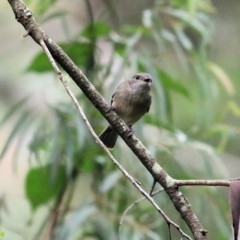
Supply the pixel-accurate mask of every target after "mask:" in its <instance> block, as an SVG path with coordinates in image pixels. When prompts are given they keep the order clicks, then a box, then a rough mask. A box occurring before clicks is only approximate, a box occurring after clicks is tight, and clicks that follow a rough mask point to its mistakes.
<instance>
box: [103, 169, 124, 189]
mask: <svg viewBox="0 0 240 240" xmlns="http://www.w3.org/2000/svg"><path fill="white" fill-rule="evenodd" d="M121 176H122V174H121V173H120V172H119V171H114V172H112V173H110V174H108V175H107V177H106V178H105V179H104V180H103V182H102V184H101V187H100V192H101V193H106V192H108V191H109V190H110V189H111V188H113V187H114V186H115V185H116V183H117V182H118V180H119V179H120V178H121Z"/></svg>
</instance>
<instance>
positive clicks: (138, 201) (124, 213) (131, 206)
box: [118, 188, 164, 240]
mask: <svg viewBox="0 0 240 240" xmlns="http://www.w3.org/2000/svg"><path fill="white" fill-rule="evenodd" d="M151 191H152V190H151ZM162 191H164V189H163V188H160V189H158V190H156V191H155V192H153V193H152V195H150V196H152V197H153V196H154V195H156V194H157V193H159V192H162ZM145 199H146V198H145V197H142V198H140V199H138V200H136V201H135V202H133V203H132V204H130V205H129V206H128V207H127V208H126V209H125V211H124V212H123V215H122V217H121V220H120V223H119V229H118V239H119V240H120V239H121V230H122V224H123V221H124V218H125V216H126V214H127V213H128V211H129V210H130V209H131V208H133V207H134V206H135V205H136V204H138V203H140V202H141V201H143V200H145Z"/></svg>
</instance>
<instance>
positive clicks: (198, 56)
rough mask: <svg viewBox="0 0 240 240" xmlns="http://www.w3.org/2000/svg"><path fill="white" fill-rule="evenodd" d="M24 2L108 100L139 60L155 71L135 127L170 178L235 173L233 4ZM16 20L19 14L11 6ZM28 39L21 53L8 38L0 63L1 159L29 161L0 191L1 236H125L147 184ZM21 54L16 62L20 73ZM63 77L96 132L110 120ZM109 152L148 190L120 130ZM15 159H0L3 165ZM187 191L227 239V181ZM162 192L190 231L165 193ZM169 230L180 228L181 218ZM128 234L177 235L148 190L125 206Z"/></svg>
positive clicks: (17, 163)
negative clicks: (100, 139) (102, 143)
mask: <svg viewBox="0 0 240 240" xmlns="http://www.w3.org/2000/svg"><path fill="white" fill-rule="evenodd" d="M25 2H26V4H27V5H28V6H29V8H30V9H31V10H32V12H33V14H34V16H35V18H36V19H37V21H38V22H39V23H40V25H41V26H42V27H43V29H44V30H45V31H46V33H47V34H48V35H50V37H51V38H52V39H53V40H56V41H57V42H58V44H59V45H60V46H61V47H62V48H63V50H64V51H65V52H66V53H67V54H68V55H69V56H70V57H71V59H72V60H73V61H74V62H75V63H76V64H77V65H78V66H79V68H80V69H81V70H82V71H83V72H84V73H85V74H86V75H87V77H88V78H89V80H90V81H91V82H92V83H93V84H94V85H95V86H96V88H97V89H98V90H99V91H100V92H101V93H102V94H103V96H104V97H105V98H106V99H107V100H108V101H109V102H110V99H111V94H112V93H113V92H114V89H115V88H116V86H117V85H118V84H119V82H120V81H122V80H125V79H127V78H129V77H131V76H132V75H133V74H134V73H136V72H141V71H144V72H148V73H150V74H151V75H152V77H153V104H152V107H151V110H150V112H149V114H147V115H146V116H145V117H144V118H143V119H142V120H141V121H140V122H139V123H137V124H136V125H135V126H134V128H135V130H136V136H137V137H139V139H140V140H141V141H142V142H143V143H144V144H145V145H146V147H147V148H148V149H149V151H150V152H151V154H152V155H153V156H154V157H155V158H156V159H157V161H158V162H159V163H160V164H161V165H162V166H163V168H164V169H165V170H166V171H167V172H168V173H169V174H170V175H171V176H172V177H173V178H177V179H224V178H232V177H237V176H238V175H237V174H238V171H237V168H238V166H239V157H238V155H239V148H238V145H239V144H238V142H239V140H240V136H239V116H240V109H239V103H238V102H239V98H238V96H237V92H238V90H239V87H240V84H239V82H238V79H237V76H238V75H239V68H238V65H239V64H238V61H239V58H238V56H239V55H237V54H238V51H239V50H237V49H236V50H232V48H231V47H230V46H231V45H233V46H236V44H235V41H236V39H238V40H239V37H240V35H234V34H235V32H234V26H235V25H231V24H232V23H231V22H228V21H229V19H228V18H227V17H225V18H223V17H222V15H224V14H225V15H226V16H228V15H227V13H228V12H229V13H230V12H231V11H230V10H229V4H228V6H227V7H228V8H226V5H225V4H227V3H224V1H212V2H211V1H210V0H203V1H195V0H187V1H181V0H168V1H167V0H165V1H164V0H151V1H147V0H144V1H127V0H124V1H117V0H103V1H100V0H99V1H94V0H92V1H90V0H85V1H75V2H73V3H72V4H68V3H67V1H56V0H44V1H43V0H41V1H32V0H26V1H25ZM230 5H231V4H230ZM237 6H238V5H237ZM232 8H234V6H233V5H232ZM5 9H8V11H6V12H7V14H8V15H11V14H12V13H11V10H10V9H9V8H8V7H7V6H5ZM237 9H238V10H240V7H239V6H238V8H237V7H235V12H237ZM238 13H239V12H238ZM221 14H222V15H221ZM235 16H236V17H237V16H238V15H237V14H236V15H235ZM9 21H11V22H12V23H11V24H12V25H14V26H15V25H19V24H18V23H17V22H14V21H15V20H14V18H13V16H12V15H11V16H10V17H9ZM230 26H231V27H232V28H233V29H232V32H230V30H229V27H230ZM18 27H19V30H16V31H15V32H16V36H17V38H16V37H15V38H11V36H8V37H9V39H7V41H11V42H12V44H15V42H16V41H18V38H19V36H21V35H23V33H24V31H23V29H22V28H21V26H18ZM2 31H4V30H2ZM228 31H229V32H228ZM227 33H229V34H230V35H227V38H226V34H227ZM3 36H4V35H3ZM225 38H226V40H225ZM1 41H2V42H3V40H1ZM21 41H22V42H20V43H19V47H20V48H21V49H19V51H15V55H14V54H13V52H14V47H13V48H12V47H11V45H10V46H8V49H6V47H5V52H3V54H2V55H1V57H2V59H5V60H6V59H8V65H7V63H6V66H5V67H2V68H1V69H0V71H1V72H3V73H4V70H3V68H5V69H7V73H5V74H2V77H1V79H0V84H1V85H0V86H1V87H0V99H1V107H2V111H1V122H0V127H1V132H2V134H1V135H2V141H1V144H2V149H0V150H1V153H0V154H1V159H2V163H3V162H4V161H5V162H6V161H8V159H10V163H11V166H13V168H14V169H16V171H14V175H17V174H19V171H20V172H21V170H22V168H21V166H22V165H24V162H27V166H26V165H24V166H25V167H24V169H26V170H25V171H23V172H25V174H24V176H22V179H23V184H22V185H21V187H20V189H19V187H18V186H15V185H13V188H12V189H9V187H7V188H6V190H5V191H2V192H1V194H2V195H0V196H1V198H0V223H1V228H0V231H3V232H4V233H5V236H4V239H15V240H18V239H25V240H27V239H35V240H37V239H62V240H66V239H71V240H75V239H76V240H77V239H86V240H93V239H100V240H102V239H104V240H107V239H111V240H114V239H118V234H119V227H120V220H121V217H122V215H123V212H124V211H125V209H126V208H127V207H128V206H129V205H130V204H131V203H133V202H134V201H136V200H137V199H138V198H140V197H141V195H140V194H139V193H138V192H137V191H136V190H135V189H134V188H133V186H132V185H131V184H130V183H129V182H128V181H127V180H126V179H125V178H124V177H123V176H122V174H121V173H120V172H119V171H118V170H117V169H116V168H115V166H114V165H113V164H112V163H111V162H110V160H109V159H108V158H107V157H106V155H105V154H104V152H103V151H102V150H101V149H100V148H99V146H98V145H97V144H96V143H95V141H94V140H93V138H92V137H91V135H90V134H89V132H88V131H87V130H86V128H85V125H84V122H83V121H82V119H81V118H80V116H79V115H78V113H77V111H76V109H75V107H74V105H73V103H72V102H71V101H70V99H69V98H68V96H67V94H66V93H65V92H64V90H63V87H62V86H61V84H60V83H59V82H58V80H57V77H56V76H55V74H54V72H53V71H52V68H51V66H50V64H49V62H48V60H47V58H46V57H45V56H44V54H43V53H42V52H41V51H39V49H38V48H37V45H36V44H35V43H34V42H32V41H31V39H29V38H27V39H23V40H21ZM224 41H225V42H224ZM230 41H233V42H232V43H229V42H230ZM23 42H25V44H26V46H25V45H24V43H23ZM238 43H239V41H238ZM234 44H235V45H234ZM6 54H9V57H8V58H7V57H6V58H5V56H6ZM14 56H16V59H15V57H14ZM15 64H16V65H17V66H18V67H19V65H20V68H18V69H20V70H18V71H16V73H15V75H14V73H12V72H11V71H13V72H14V70H13V69H12V68H15ZM10 69H11V71H9V70H10ZM16 78H17V79H16ZM65 78H66V80H67V81H69V84H70V85H71V87H72V89H73V91H74V92H75V94H76V95H77V97H78V100H79V102H80V104H81V106H82V107H83V109H84V111H85V113H86V115H87V117H88V119H89V121H90V123H91V124H92V126H93V128H94V129H95V130H96V132H97V133H100V132H101V131H102V129H103V128H104V127H105V126H106V124H107V122H106V121H105V120H104V119H103V117H102V116H101V115H100V114H99V113H98V112H97V110H96V109H95V108H94V107H93V106H92V105H91V104H90V102H89V101H88V100H87V99H86V97H85V96H84V95H83V94H82V93H81V91H80V90H79V89H78V88H77V87H76V85H75V84H74V83H72V82H71V80H70V79H69V77H68V76H65ZM8 80H9V81H8ZM10 80H12V81H10ZM26 80H27V81H26ZM19 82H20V83H19ZM9 152H10V153H11V154H10V155H9ZM113 154H114V156H115V157H116V158H117V159H118V161H119V162H120V163H121V164H122V165H123V166H124V167H125V168H126V169H127V170H128V171H129V172H130V174H131V175H132V176H133V177H134V178H136V179H138V180H139V181H140V182H141V183H142V186H143V187H144V189H145V190H146V191H149V190H150V188H151V184H152V177H151V176H150V174H149V173H148V172H147V171H146V170H145V169H144V167H143V166H142V165H141V164H140V163H139V161H138V159H137V158H136V157H135V156H134V155H133V154H132V152H131V151H130V150H129V149H128V148H127V146H126V145H125V144H124V143H123V141H122V140H121V139H119V140H118V144H117V146H116V147H115V149H114V151H113ZM25 160H27V161H25ZM8 162H9V161H8ZM8 170H9V169H7V170H6V169H5V170H2V171H4V172H6V176H9V174H8V173H7V171H8ZM9 171H10V170H9ZM6 185H7V186H8V184H6ZM158 187H159V186H158ZM16 188H18V189H17V190H16ZM9 190H10V191H9ZM181 190H182V191H183V193H184V194H185V195H186V196H187V198H188V199H189V202H190V204H191V206H192V208H193V211H194V212H195V213H196V214H197V216H198V217H199V219H200V221H201V222H202V224H203V226H204V228H205V229H207V230H208V236H209V239H229V238H230V236H231V234H232V233H231V220H230V210H229V206H228V192H227V190H226V189H223V188H220V187H218V188H217V187H184V188H182V189H181ZM19 198H21V201H19V202H18V203H16V201H17V199H19ZM22 198H23V199H24V200H22ZM154 198H155V200H156V202H157V203H158V204H159V206H160V207H161V208H162V209H163V210H164V211H165V212H166V213H167V214H168V215H169V216H170V217H171V218H172V219H173V220H174V221H175V222H176V223H178V224H179V225H180V226H181V227H182V228H183V229H184V231H186V232H187V233H188V234H190V232H189V230H188V228H187V226H186V224H185V223H184V222H183V221H182V219H181V218H180V216H179V214H178V213H177V212H176V210H175V209H174V208H173V205H172V203H171V202H170V201H169V199H168V197H167V196H166V194H165V193H163V192H161V193H159V194H158V195H156V196H155V197H154ZM19 219H21V220H20V222H21V223H20V225H19ZM172 234H173V239H180V236H179V233H178V232H176V231H175V230H174V229H172ZM121 239H122V240H124V239H126V240H128V239H133V240H134V239H137V240H139V239H149V240H150V239H154V240H155V239H169V238H168V229H167V226H166V223H165V222H164V220H163V219H162V218H161V216H160V215H159V214H158V213H157V212H156V211H155V209H153V208H152V206H151V205H150V204H149V203H148V202H147V201H142V202H140V203H139V204H137V205H135V206H134V207H132V208H131V209H130V210H129V211H128V212H127V214H126V216H125V218H124V220H123V224H122V226H121Z"/></svg>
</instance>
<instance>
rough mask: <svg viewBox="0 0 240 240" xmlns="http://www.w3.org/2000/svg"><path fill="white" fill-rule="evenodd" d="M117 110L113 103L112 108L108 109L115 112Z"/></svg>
mask: <svg viewBox="0 0 240 240" xmlns="http://www.w3.org/2000/svg"><path fill="white" fill-rule="evenodd" d="M115 110H116V108H115V107H113V106H112V105H111V106H110V108H109V109H108V110H107V112H110V111H114V112H115Z"/></svg>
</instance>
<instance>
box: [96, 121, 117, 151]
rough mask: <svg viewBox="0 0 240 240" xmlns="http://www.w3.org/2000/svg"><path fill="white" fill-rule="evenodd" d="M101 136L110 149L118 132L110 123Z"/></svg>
mask: <svg viewBox="0 0 240 240" xmlns="http://www.w3.org/2000/svg"><path fill="white" fill-rule="evenodd" d="M99 138H100V139H101V141H102V142H103V143H104V144H105V146H106V147H107V148H109V149H113V148H114V146H115V143H116V141H117V138H118V134H117V132H116V131H115V130H114V129H113V128H112V127H111V126H110V125H109V126H108V127H107V128H106V129H105V130H104V131H103V132H102V133H101V134H100V135H99Z"/></svg>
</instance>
